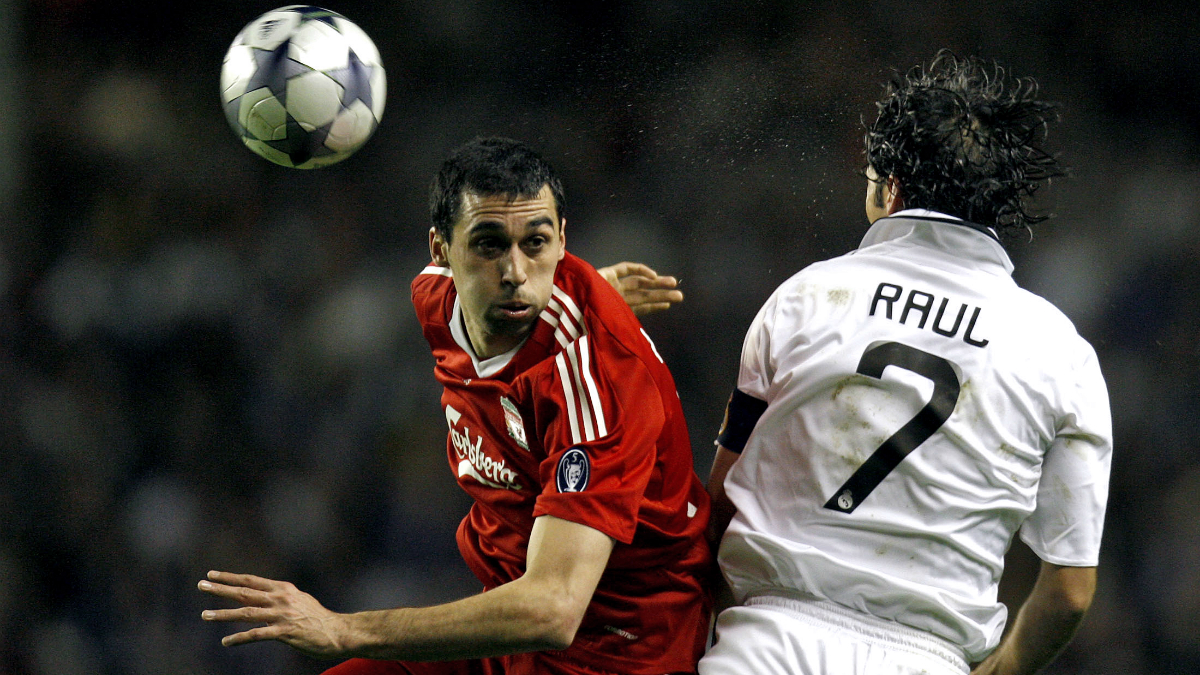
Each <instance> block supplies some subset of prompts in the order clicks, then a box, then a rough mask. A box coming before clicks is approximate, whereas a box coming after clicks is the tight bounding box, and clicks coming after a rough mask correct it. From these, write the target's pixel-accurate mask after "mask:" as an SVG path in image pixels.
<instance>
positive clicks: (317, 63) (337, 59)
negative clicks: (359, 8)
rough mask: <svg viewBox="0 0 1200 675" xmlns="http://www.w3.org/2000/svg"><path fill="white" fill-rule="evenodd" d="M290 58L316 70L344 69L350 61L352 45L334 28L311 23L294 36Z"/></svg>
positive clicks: (323, 24) (289, 53) (317, 22)
mask: <svg viewBox="0 0 1200 675" xmlns="http://www.w3.org/2000/svg"><path fill="white" fill-rule="evenodd" d="M288 56H290V57H292V58H293V59H295V60H297V61H299V62H300V63H303V64H304V65H306V66H308V67H309V68H312V69H314V70H331V69H333V68H344V67H345V66H346V63H347V62H348V61H349V60H350V44H349V43H348V42H346V39H345V38H344V37H342V34H341V33H339V32H337V30H335V29H334V27H333V26H330V25H329V24H327V23H323V22H321V21H309V22H308V23H306V24H304V25H303V26H301V27H300V30H298V31H296V34H295V35H293V36H292V41H291V43H290V44H289V45H288Z"/></svg>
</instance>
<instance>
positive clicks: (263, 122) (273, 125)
mask: <svg viewBox="0 0 1200 675" xmlns="http://www.w3.org/2000/svg"><path fill="white" fill-rule="evenodd" d="M260 92H266V93H267V96H266V97H265V98H263V99H261V100H259V101H257V102H254V103H252V104H250V105H247V104H246V103H245V102H244V101H245V99H243V103H242V111H243V112H244V113H245V115H244V119H242V118H239V121H241V123H242V126H243V127H245V128H246V132H247V133H249V134H250V135H251V136H253V137H254V138H258V139H261V140H272V141H278V140H282V139H284V138H286V137H287V111H286V110H284V109H283V105H282V104H281V103H280V102H279V99H277V98H275V97H274V96H271V95H270V92H269V91H267V90H266V89H258V90H255V91H253V92H250V94H247V96H250V95H252V94H258V93H260Z"/></svg>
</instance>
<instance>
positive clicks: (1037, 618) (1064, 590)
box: [971, 562, 1096, 675]
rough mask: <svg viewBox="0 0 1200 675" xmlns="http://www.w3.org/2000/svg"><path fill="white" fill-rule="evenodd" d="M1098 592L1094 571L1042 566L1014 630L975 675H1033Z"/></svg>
mask: <svg viewBox="0 0 1200 675" xmlns="http://www.w3.org/2000/svg"><path fill="white" fill-rule="evenodd" d="M1095 593H1096V568H1095V567H1062V566H1060V565H1054V564H1051V563H1048V562H1043V563H1042V568H1041V571H1040V572H1038V578H1037V583H1035V584H1034V586H1033V591H1032V592H1030V594H1029V597H1028V598H1027V599H1026V600H1025V603H1024V604H1022V605H1021V611H1020V612H1018V613H1017V620H1016V622H1015V623H1014V624H1013V627H1012V631H1011V632H1009V634H1008V635H1007V636H1005V638H1004V639H1003V640H1002V641H1001V642H1000V646H999V647H997V648H996V651H994V652H992V654H991V656H989V657H987V658H986V659H984V661H983V663H980V664H979V665H978V666H977V667H976V668H975V669H974V670H972V671H971V675H1033V673H1036V672H1038V671H1040V670H1041V669H1042V668H1045V667H1046V666H1047V665H1049V663H1050V662H1051V661H1053V660H1054V658H1055V657H1056V656H1058V654H1059V652H1061V651H1062V650H1063V648H1064V647H1066V646H1067V643H1068V642H1070V641H1071V638H1072V637H1073V636H1074V635H1075V629H1077V628H1078V627H1079V624H1080V622H1082V621H1083V616H1084V614H1086V613H1087V610H1088V608H1089V607H1090V606H1091V604H1092V596H1093V595H1095Z"/></svg>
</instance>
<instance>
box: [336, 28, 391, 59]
mask: <svg viewBox="0 0 1200 675" xmlns="http://www.w3.org/2000/svg"><path fill="white" fill-rule="evenodd" d="M333 22H334V23H335V24H337V27H338V30H340V31H341V32H342V35H343V36H345V38H346V42H347V43H348V44H349V45H350V48H351V49H353V50H354V53H355V54H358V58H359V60H361V61H362V62H363V63H365V64H367V65H368V66H378V65H382V62H381V61H380V60H379V49H378V48H377V47H376V46H375V43H374V42H372V41H371V38H370V37H368V36H367V34H366V33H365V32H364V31H363V29H361V28H359V27H358V24H355V23H354V22H352V21H348V20H347V19H345V18H343V17H340V16H339V17H334V19H333Z"/></svg>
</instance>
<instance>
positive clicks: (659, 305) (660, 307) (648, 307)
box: [631, 302, 671, 316]
mask: <svg viewBox="0 0 1200 675" xmlns="http://www.w3.org/2000/svg"><path fill="white" fill-rule="evenodd" d="M631 309H632V310H633V313H634V314H635V315H637V316H645V315H647V314H653V313H655V312H661V311H664V310H667V309H671V303H669V302H651V303H645V304H640V305H633V306H632V307H631Z"/></svg>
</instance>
